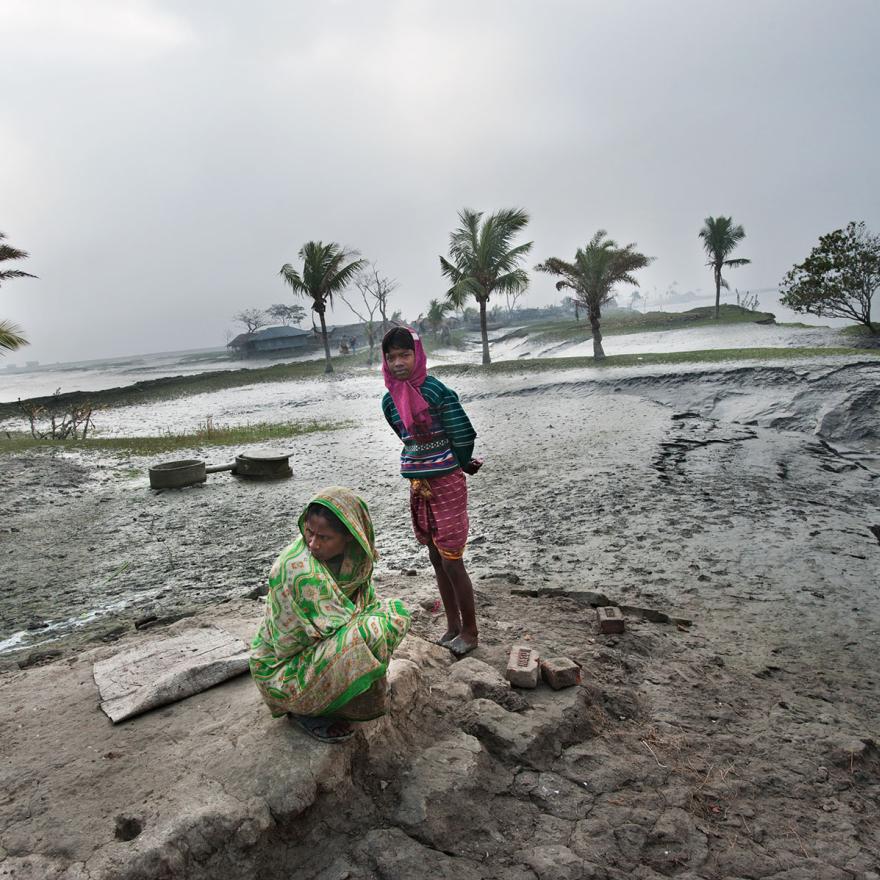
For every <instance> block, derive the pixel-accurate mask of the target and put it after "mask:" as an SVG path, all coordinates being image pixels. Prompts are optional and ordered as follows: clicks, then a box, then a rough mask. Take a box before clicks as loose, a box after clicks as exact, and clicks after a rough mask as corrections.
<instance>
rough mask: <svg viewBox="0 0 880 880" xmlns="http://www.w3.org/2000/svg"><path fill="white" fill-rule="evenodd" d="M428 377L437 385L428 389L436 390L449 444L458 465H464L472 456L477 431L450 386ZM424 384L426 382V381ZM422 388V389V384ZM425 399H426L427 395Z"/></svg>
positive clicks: (441, 418)
mask: <svg viewBox="0 0 880 880" xmlns="http://www.w3.org/2000/svg"><path fill="white" fill-rule="evenodd" d="M428 378H429V379H430V380H432V385H433V383H436V386H439V387H436V388H435V387H432V388H431V389H430V390H431V392H436V393H437V395H438V397H439V398H440V405H439V406H438V407H437V409H438V410H439V411H440V420H441V422H442V423H443V430H444V431H445V432H446V436H447V437H448V438H449V445H450V446H451V447H452V452H453V453H454V454H455V458H456V460H457V461H458V464H459V467H464V466H465V465H466V464H467V463H468V462H469V461H470V460H471V459H472V458H473V455H474V440H476V438H477V432H476V431H475V430H474V428H473V425H471V421H470V419H469V418H468V417H467V413H466V412H465V411H464V407H462V405H461V403H460V402H459V399H458V395H457V394H456V393H455V392H454V391H453V390H452V389H451V388H447V387H446V386H445V385H444V384H443V383H442V382H438V381H437V380H436V379H434V377H433V376H429V377H428ZM425 384H426V385H427V384H428V383H427V381H426V382H425ZM422 388H423V389H424V385H423V386H422ZM425 399H426V400H427V397H426V398H425Z"/></svg>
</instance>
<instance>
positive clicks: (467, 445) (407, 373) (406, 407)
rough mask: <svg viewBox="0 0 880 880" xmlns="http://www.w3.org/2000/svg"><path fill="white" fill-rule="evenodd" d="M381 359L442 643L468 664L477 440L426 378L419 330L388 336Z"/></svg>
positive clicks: (447, 395) (447, 392) (455, 405)
mask: <svg viewBox="0 0 880 880" xmlns="http://www.w3.org/2000/svg"><path fill="white" fill-rule="evenodd" d="M382 354H383V361H382V375H383V376H384V378H385V387H386V388H387V389H388V392H387V393H386V394H385V396H384V397H383V398H382V412H383V413H384V414H385V418H386V419H387V420H388V424H389V425H391V427H392V428H393V429H394V431H395V433H396V434H397V436H398V437H400V439H401V440H402V441H403V450H402V451H401V453H400V472H401V474H402V476H404V477H406V478H407V479H408V480H409V481H410V511H411V513H412V523H413V531H414V532H415V536H416V540H417V541H418V542H419V543H420V544H424V545H426V546H427V548H428V554H429V556H430V558H431V564H432V565H433V566H434V573H435V575H436V576H437V587H438V589H439V590H440V597H441V599H442V600H443V608H444V610H445V611H446V633H445V634H444V635H443V636H442V638H440V639H439V640H438V644H440V645H442V646H443V647H445V648H448V649H449V650H450V651H452V653H453V654H455V655H456V656H458V657H463V656H464V655H465V654H468V653H470V652H471V651H473V650H474V648H476V647H477V642H478V634H477V619H476V612H475V610H474V588H473V585H472V584H471V579H470V576H469V575H468V573H467V570H466V569H465V567H464V561H463V556H464V550H465V545H466V544H467V536H468V525H469V523H468V513H467V482H466V480H465V474H475V473H476V472H477V471H478V470H479V468H480V466H481V465H482V462H481V461H480V460H479V459H474V458H472V455H473V451H474V440H475V439H476V436H477V434H476V431H474V429H473V427H472V426H471V423H470V420H469V419H468V417H467V415H466V414H465V411H464V410H463V409H462V406H461V404H460V403H459V401H458V395H457V394H456V393H455V392H454V391H453V390H452V389H451V388H447V387H446V386H445V385H444V384H443V383H442V382H440V381H438V380H437V379H435V378H434V377H433V376H429V375H428V372H427V359H426V357H425V349H424V347H423V346H422V341H421V340H420V339H419V336H418V334H417V333H416V332H415V331H414V330H410V329H409V328H408V327H395V328H393V329H392V330H389V331H388V333H386V334H385V337H384V339H383V340H382Z"/></svg>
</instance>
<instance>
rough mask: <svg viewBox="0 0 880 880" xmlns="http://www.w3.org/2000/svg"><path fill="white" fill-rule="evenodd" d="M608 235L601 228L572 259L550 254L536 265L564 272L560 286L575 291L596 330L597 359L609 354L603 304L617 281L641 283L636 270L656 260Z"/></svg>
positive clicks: (558, 272)
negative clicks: (603, 328)
mask: <svg viewBox="0 0 880 880" xmlns="http://www.w3.org/2000/svg"><path fill="white" fill-rule="evenodd" d="M607 235H608V233H607V232H606V231H605V230H604V229H600V230H599V231H598V232H597V233H596V234H595V235H594V236H593V237H592V238H591V239H590V241H589V242H588V244H587V246H586V247H583V248H578V249H577V252H576V253H575V255H574V261H573V262H571V263H569V262H566V261H565V260H560V259H559V258H558V257H550V258H549V259H547V260H545V261H544V262H543V263H539V264H538V265H537V266H535V270H536V271H537V272H547V273H549V274H551V275H558V276H560V280H559V281H557V282H556V289H557V290H565V289H568V290H571V291H573V292H574V297H575V299H577V300H578V301H579V302H580V303H581V304H582V305H583V306H584V307H585V308H586V310H587V315H588V317H589V319H590V327H591V328H592V331H593V357H594V358H596V359H597V360H598V359H601V358H604V357H605V351H604V349H603V348H602V331H601V328H600V322H601V319H602V306H604V305H606V304H607V303H608V302H610V301H611V299H612V297H613V295H614V288H615V286H616V285H618V284H630V285H632V286H633V287H638V286H639V282H638V281H636V279H635V278H634V277H633V275H632V273H633V272H635V271H636V270H638V269H644V268H645V266H647V265H649V264H650V263H651V261H652V257H646V256H645V255H644V254H641V253H639V252H638V251H637V250H636V249H635V248H636V245H635V244H634V243H633V244H628V245H626V246H625V247H618V245H617V242H615V241H614V240H613V239H610V238H606V236H607Z"/></svg>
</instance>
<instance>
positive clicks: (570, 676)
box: [541, 657, 581, 691]
mask: <svg viewBox="0 0 880 880" xmlns="http://www.w3.org/2000/svg"><path fill="white" fill-rule="evenodd" d="M541 675H542V677H543V678H544V681H546V682H547V684H549V685H550V687H552V688H553V690H554V691H558V690H560V689H561V688H567V687H574V686H575V685H576V684H580V683H581V667H580V666H579V665H578V664H577V663H575V662H574V660H569V659H568V657H548V658H547V659H546V660H542V661H541Z"/></svg>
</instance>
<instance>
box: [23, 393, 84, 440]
mask: <svg viewBox="0 0 880 880" xmlns="http://www.w3.org/2000/svg"><path fill="white" fill-rule="evenodd" d="M60 401H61V389H60V388H56V389H55V393H54V394H53V395H52V397H51V398H49V402H48V404H47V405H45V406H44V405H42V404H39V403H35V402H34V401H31V400H22V399H21V398H19V400H18V408H19V409H20V410H21V411H22V413H23V414H24V416H25V418H26V419H27V420H28V422H29V423H30V426H31V436H32V437H34V438H35V439H37V440H85V439H86V437H88V433H89V428H92V427H94V425H95V423H94V422H93V421H92V413H93V412H94V407H93V406H92V404H91V403H88V402H85V403H81V404H79V405H77V404H69V405H67V406H65V405H64V404H63V403H61V402H60ZM40 422H43V423H44V424H42V425H41V424H40Z"/></svg>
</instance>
